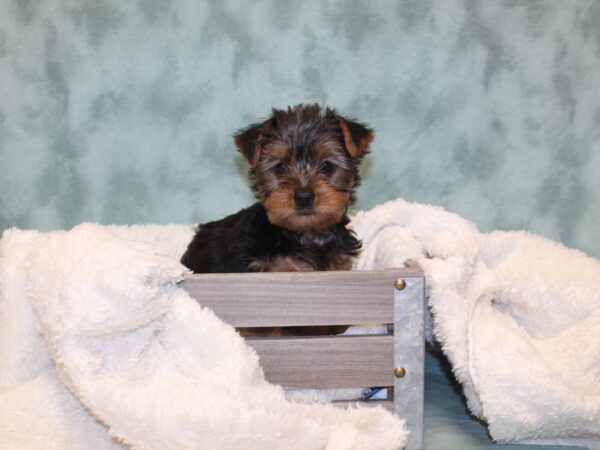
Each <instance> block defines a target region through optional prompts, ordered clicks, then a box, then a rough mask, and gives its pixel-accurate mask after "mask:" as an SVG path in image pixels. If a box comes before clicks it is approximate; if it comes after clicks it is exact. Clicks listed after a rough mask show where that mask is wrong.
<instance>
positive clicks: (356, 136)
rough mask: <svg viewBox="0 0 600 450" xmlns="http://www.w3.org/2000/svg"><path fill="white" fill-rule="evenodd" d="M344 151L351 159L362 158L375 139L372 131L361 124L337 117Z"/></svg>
mask: <svg viewBox="0 0 600 450" xmlns="http://www.w3.org/2000/svg"><path fill="white" fill-rule="evenodd" d="M339 120H340V127H341V128H342V134H343V135H344V144H345V145H346V150H348V153H349V154H350V156H351V157H352V158H362V157H363V156H365V155H366V154H367V153H368V152H369V144H370V143H371V141H372V140H373V138H374V137H375V136H374V135H373V130H371V129H369V128H367V127H366V126H365V125H363V124H362V123H358V122H354V121H352V120H348V119H345V118H344V117H339Z"/></svg>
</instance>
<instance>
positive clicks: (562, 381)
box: [353, 200, 600, 449]
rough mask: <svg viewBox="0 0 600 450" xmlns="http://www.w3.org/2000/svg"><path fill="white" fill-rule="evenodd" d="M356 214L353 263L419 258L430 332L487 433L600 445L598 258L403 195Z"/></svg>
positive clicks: (526, 439)
mask: <svg viewBox="0 0 600 450" xmlns="http://www.w3.org/2000/svg"><path fill="white" fill-rule="evenodd" d="M353 226H354V229H355V230H356V231H357V233H358V234H359V235H360V237H361V238H362V240H363V252H362V255H361V258H360V260H359V261H358V266H357V268H358V269H367V268H368V269H373V268H384V267H399V266H402V265H403V264H405V263H408V264H417V265H418V266H420V267H421V268H422V269H423V271H424V273H425V276H426V282H427V293H428V304H429V309H430V312H431V314H432V319H433V322H432V323H433V330H432V331H433V334H434V335H435V339H436V340H437V341H438V342H439V343H440V344H441V347H442V349H443V351H444V353H445V354H446V355H447V357H448V359H449V360H450V362H451V363H452V366H453V371H454V374H455V376H456V378H457V379H458V380H459V381H460V383H461V384H462V387H463V391H464V394H465V396H466V398H467V403H468V406H469V409H470V410H471V412H472V413H473V414H475V415H476V416H478V417H479V418H481V419H482V420H484V421H485V422H486V423H487V424H488V427H489V432H490V435H491V436H492V438H493V439H494V440H497V441H504V442H517V441H520V442H524V443H537V444H549V443H554V444H571V445H581V446H584V447H588V448H590V449H599V448H600V261H598V260H596V259H593V258H590V257H588V256H586V255H584V254H583V253H581V252H578V251H575V250H572V249H568V248H565V247H564V246H562V245H559V244H557V243H555V242H551V241H549V240H547V239H544V238H542V237H539V236H534V235H531V234H527V233H524V232H493V233H490V234H482V233H479V232H478V231H477V229H476V228H475V226H474V225H473V224H471V223H470V222H468V221H466V220H464V219H462V218H460V217H459V216H457V215H455V214H451V213H449V212H446V211H444V210H443V209H441V208H436V207H431V206H426V205H420V204H411V203H407V202H404V201H402V200H397V201H394V202H390V203H386V204H384V205H380V206H378V207H376V208H374V209H373V210H371V211H368V212H363V213H359V214H358V215H357V216H356V218H355V220H354V221H353ZM430 323H431V322H430ZM430 338H431V335H430Z"/></svg>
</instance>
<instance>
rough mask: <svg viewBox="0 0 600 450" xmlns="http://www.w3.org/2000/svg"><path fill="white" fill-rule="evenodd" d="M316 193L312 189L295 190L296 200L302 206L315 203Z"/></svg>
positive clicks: (306, 206) (305, 206)
mask: <svg viewBox="0 0 600 450" xmlns="http://www.w3.org/2000/svg"><path fill="white" fill-rule="evenodd" d="M314 199H315V194H314V193H313V192H312V191H296V192H294V201H295V202H296V205H297V206H298V207H300V208H308V207H309V206H310V205H312V204H313V201H314Z"/></svg>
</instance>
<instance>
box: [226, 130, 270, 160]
mask: <svg viewBox="0 0 600 450" xmlns="http://www.w3.org/2000/svg"><path fill="white" fill-rule="evenodd" d="M273 127H274V123H273V119H269V120H265V121H264V122H263V123H255V124H253V125H250V126H249V127H247V128H244V129H243V130H240V131H238V132H237V133H236V134H235V135H234V136H233V139H234V141H235V145H236V147H237V148H238V151H239V152H240V153H241V154H242V155H244V157H245V158H246V159H247V160H248V162H249V163H250V165H252V167H254V166H255V165H256V164H257V163H258V160H259V159H260V153H261V151H262V147H263V145H264V144H265V143H266V141H267V140H268V135H269V133H270V132H271V130H272V129H273Z"/></svg>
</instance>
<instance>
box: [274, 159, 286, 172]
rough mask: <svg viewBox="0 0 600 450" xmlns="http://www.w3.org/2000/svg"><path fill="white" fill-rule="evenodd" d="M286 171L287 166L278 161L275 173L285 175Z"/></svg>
mask: <svg viewBox="0 0 600 450" xmlns="http://www.w3.org/2000/svg"><path fill="white" fill-rule="evenodd" d="M286 172H287V166H286V165H285V164H284V163H282V162H279V163H277V165H276V166H275V173H276V174H277V175H283V174H284V173H286Z"/></svg>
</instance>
